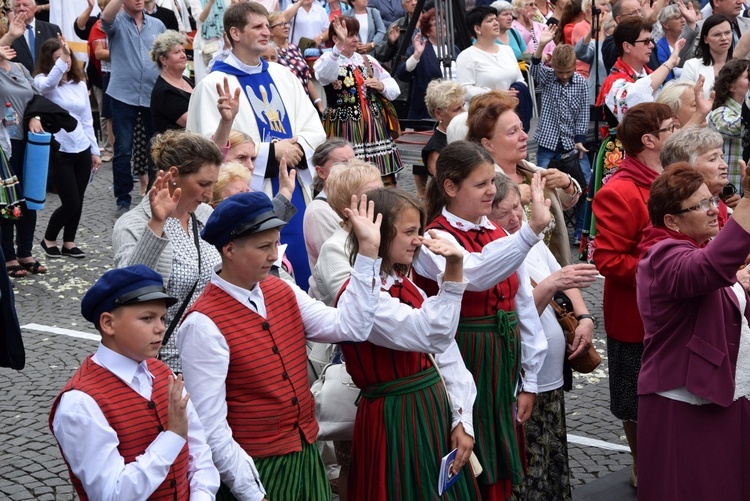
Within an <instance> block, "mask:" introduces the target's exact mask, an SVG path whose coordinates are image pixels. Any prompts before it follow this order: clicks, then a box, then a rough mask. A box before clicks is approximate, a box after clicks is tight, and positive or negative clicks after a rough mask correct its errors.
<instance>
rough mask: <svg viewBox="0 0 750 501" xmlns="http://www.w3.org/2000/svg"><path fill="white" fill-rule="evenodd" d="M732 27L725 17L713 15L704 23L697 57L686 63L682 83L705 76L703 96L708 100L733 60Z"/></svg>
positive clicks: (681, 76) (681, 77)
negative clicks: (719, 77) (720, 74)
mask: <svg viewBox="0 0 750 501" xmlns="http://www.w3.org/2000/svg"><path fill="white" fill-rule="evenodd" d="M732 40H733V34H732V26H731V25H730V24H729V20H728V19H727V18H726V17H724V16H719V15H712V16H709V17H708V19H706V20H705V21H704V22H703V27H702V28H701V33H700V37H699V38H698V46H697V48H696V51H695V53H696V56H697V57H694V58H693V59H688V60H687V61H685V66H683V68H682V75H680V81H682V82H689V83H695V82H697V81H698V77H699V76H701V75H703V77H704V78H705V79H706V83H705V84H704V86H703V95H704V96H705V97H706V98H708V96H709V95H710V94H711V90H712V89H713V87H714V81H715V80H716V77H717V76H718V75H719V71H721V69H722V68H723V67H724V64H725V63H726V62H727V61H729V60H730V59H732V48H733V47H732V46H733V45H734V44H733V42H732Z"/></svg>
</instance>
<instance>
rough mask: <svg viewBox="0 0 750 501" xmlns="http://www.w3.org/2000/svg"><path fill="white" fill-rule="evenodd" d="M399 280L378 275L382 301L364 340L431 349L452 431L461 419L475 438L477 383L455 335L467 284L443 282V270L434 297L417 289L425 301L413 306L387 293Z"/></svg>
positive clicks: (408, 348)
mask: <svg viewBox="0 0 750 501" xmlns="http://www.w3.org/2000/svg"><path fill="white" fill-rule="evenodd" d="M401 280H402V279H401V278H397V277H394V276H390V275H388V276H383V277H382V279H381V288H382V289H383V290H382V291H381V292H380V305H379V306H378V311H377V313H376V314H375V323H374V324H373V326H372V333H371V334H370V338H369V339H368V341H369V342H371V343H372V344H375V345H377V346H383V347H385V348H390V349H392V350H399V351H415V352H419V353H435V354H436V355H435V361H436V362H437V365H438V368H439V369H440V372H441V373H442V375H443V378H444V379H445V386H446V388H447V391H448V399H449V400H450V405H451V414H452V420H451V421H452V424H451V430H453V428H455V427H456V426H458V425H459V423H460V424H463V426H464V431H465V432H466V433H468V434H469V435H471V436H472V437H473V436H474V421H473V408H474V400H475V399H476V396H477V387H476V385H475V384H474V377H473V376H472V375H471V372H469V370H468V369H467V368H466V364H465V363H464V359H463V358H462V357H461V352H460V351H459V349H458V345H457V344H456V340H455V337H454V336H455V333H456V328H457V327H458V319H459V317H460V316H461V299H462V298H463V293H464V290H465V289H466V285H467V284H468V282H467V281H466V280H464V281H463V282H443V276H442V274H441V275H440V276H439V277H438V283H439V284H440V290H439V291H438V293H437V295H435V296H432V297H429V298H428V297H427V296H426V295H425V293H424V291H422V290H421V289H419V288H418V287H417V289H418V290H419V292H420V294H422V297H423V298H424V302H423V303H422V306H421V307H420V308H413V307H411V306H409V305H408V304H405V303H402V302H401V301H400V300H399V299H398V298H395V297H393V296H391V295H390V293H389V292H388V291H389V290H390V288H391V287H392V286H393V285H394V284H395V283H396V282H397V281H399V282H400V281H401Z"/></svg>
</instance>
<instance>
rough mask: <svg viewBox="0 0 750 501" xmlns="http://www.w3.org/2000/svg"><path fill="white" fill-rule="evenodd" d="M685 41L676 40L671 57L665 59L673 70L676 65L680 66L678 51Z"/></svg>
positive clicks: (681, 39) (682, 39)
mask: <svg viewBox="0 0 750 501" xmlns="http://www.w3.org/2000/svg"><path fill="white" fill-rule="evenodd" d="M681 1H682V0H679V1H678V2H677V3H680V2H681ZM685 43H686V40H685V39H684V38H680V39H679V40H677V42H676V43H675V44H674V51H672V55H671V56H669V59H667V62H668V63H672V65H671V67H672V68H675V67H676V66H677V65H679V64H680V51H681V50H682V48H683V47H685Z"/></svg>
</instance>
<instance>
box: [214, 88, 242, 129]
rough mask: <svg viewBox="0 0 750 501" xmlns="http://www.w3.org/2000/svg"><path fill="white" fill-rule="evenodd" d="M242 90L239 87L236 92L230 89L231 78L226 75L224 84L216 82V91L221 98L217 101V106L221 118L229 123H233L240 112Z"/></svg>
mask: <svg viewBox="0 0 750 501" xmlns="http://www.w3.org/2000/svg"><path fill="white" fill-rule="evenodd" d="M240 92H241V89H240V88H239V87H237V88H236V89H235V90H234V93H232V91H231V90H230V89H229V79H228V78H227V77H224V85H223V86H222V85H220V84H218V83H217V84H216V93H217V94H219V99H218V100H217V102H216V108H218V110H219V114H220V115H221V119H222V120H224V121H225V122H228V123H230V124H231V123H233V122H234V119H235V117H236V116H237V114H238V113H239V112H240Z"/></svg>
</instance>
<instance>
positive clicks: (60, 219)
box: [44, 148, 91, 242]
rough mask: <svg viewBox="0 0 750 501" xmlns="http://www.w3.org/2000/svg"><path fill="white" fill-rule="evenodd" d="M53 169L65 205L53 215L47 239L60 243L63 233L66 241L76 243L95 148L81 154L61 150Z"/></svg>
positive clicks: (61, 201) (62, 202)
mask: <svg viewBox="0 0 750 501" xmlns="http://www.w3.org/2000/svg"><path fill="white" fill-rule="evenodd" d="M50 168H51V169H52V181H53V182H54V183H55V187H56V188H57V195H58V196H59V197H60V203H61V205H60V207H58V208H57V209H56V210H55V212H53V213H52V216H50V218H49V223H48V224H47V231H46V232H45V233H44V238H45V239H47V240H52V241H54V240H57V236H58V235H59V233H60V230H63V242H75V240H76V232H77V231H78V223H79V222H80V221H81V213H82V212H83V195H84V194H85V193H86V186H87V185H88V183H89V177H90V176H91V148H86V149H85V150H83V151H82V152H80V153H64V152H62V151H61V152H59V153H58V154H57V158H56V159H55V161H53V162H51V165H50Z"/></svg>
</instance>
